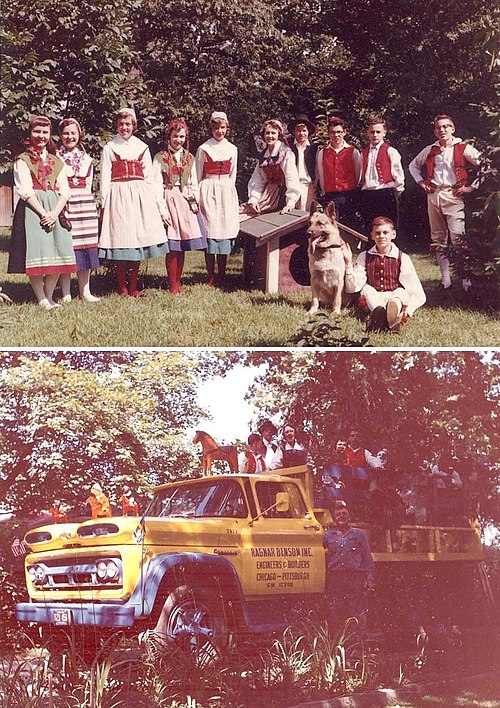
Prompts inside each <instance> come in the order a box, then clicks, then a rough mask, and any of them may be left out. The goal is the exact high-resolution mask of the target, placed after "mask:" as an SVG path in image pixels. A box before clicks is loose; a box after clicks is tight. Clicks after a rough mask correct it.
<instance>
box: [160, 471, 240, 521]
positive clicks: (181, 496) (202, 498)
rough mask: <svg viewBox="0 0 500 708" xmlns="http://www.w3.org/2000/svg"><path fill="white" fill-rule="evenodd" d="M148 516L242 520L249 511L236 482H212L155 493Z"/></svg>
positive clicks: (225, 480)
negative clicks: (213, 517)
mask: <svg viewBox="0 0 500 708" xmlns="http://www.w3.org/2000/svg"><path fill="white" fill-rule="evenodd" d="M147 515H148V516H161V517H167V516H171V517H172V516H175V517H179V516H181V517H202V516H204V517H207V516H218V517H230V518H238V519H244V518H246V517H247V516H248V509H247V505H246V502H245V497H244V495H243V490H242V489H241V487H240V485H239V484H238V482H236V481H235V480H229V479H224V480H220V481H217V480H213V479H211V480H210V481H207V482H197V483H196V484H192V485H182V486H179V487H168V488H167V489H162V490H160V491H158V492H156V494H155V496H154V498H153V500H152V502H151V505H150V508H149V510H148V513H147Z"/></svg>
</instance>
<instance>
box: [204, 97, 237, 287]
mask: <svg viewBox="0 0 500 708" xmlns="http://www.w3.org/2000/svg"><path fill="white" fill-rule="evenodd" d="M210 130H211V131H212V137H211V138H209V139H208V140H206V141H205V142H204V143H203V144H202V145H200V147H199V148H198V151H197V152H196V170H197V173H198V181H199V183H200V212H201V215H202V218H203V223H204V224H205V228H206V232H207V251H206V254H205V263H206V266H207V272H208V284H209V285H215V284H216V283H217V284H218V285H222V283H223V282H224V279H225V276H226V265H227V257H228V256H229V255H230V254H231V251H232V250H233V248H234V243H235V240H236V237H237V235H238V232H239V230H240V216H239V203H238V193H237V192H236V170H237V167H238V149H237V147H236V145H233V143H231V142H229V140H228V139H227V137H226V135H227V132H228V130H229V121H228V119H227V114H226V113H223V112H222V111H214V112H213V113H212V115H211V116H210ZM216 257H217V271H218V276H217V280H216V278H215V258H216Z"/></svg>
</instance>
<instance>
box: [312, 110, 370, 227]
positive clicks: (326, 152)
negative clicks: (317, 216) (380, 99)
mask: <svg viewBox="0 0 500 708" xmlns="http://www.w3.org/2000/svg"><path fill="white" fill-rule="evenodd" d="M346 135H347V124H346V122H345V121H344V120H343V119H342V118H338V117H337V116H333V117H332V118H330V120H329V121H328V138H329V143H328V145H326V146H325V147H323V148H321V149H320V150H318V154H317V157H316V173H317V177H318V182H319V186H320V189H321V191H322V192H323V198H322V203H323V205H326V204H328V202H331V201H333V202H334V203H335V213H336V214H337V219H338V221H340V223H341V224H345V225H346V226H350V227H351V228H355V227H356V225H357V218H356V209H357V205H358V204H357V202H358V191H357V188H358V185H359V180H360V177H361V154H360V152H359V150H358V149H357V148H355V147H354V145H349V144H348V143H347V142H346V140H345V136H346Z"/></svg>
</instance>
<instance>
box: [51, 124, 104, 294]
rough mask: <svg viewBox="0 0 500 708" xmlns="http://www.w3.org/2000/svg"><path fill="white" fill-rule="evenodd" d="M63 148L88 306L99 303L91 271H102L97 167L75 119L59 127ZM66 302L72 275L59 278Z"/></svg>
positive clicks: (80, 274)
mask: <svg viewBox="0 0 500 708" xmlns="http://www.w3.org/2000/svg"><path fill="white" fill-rule="evenodd" d="M59 134H60V137H61V142H62V145H61V146H60V147H59V148H58V149H57V154H58V156H59V157H60V158H61V160H63V161H64V163H65V165H66V174H67V177H68V184H69V188H70V193H71V196H70V198H69V200H68V203H67V204H66V216H67V218H68V220H69V222H70V224H71V236H72V238H73V249H74V251H75V259H76V270H77V278H78V289H79V291H80V298H81V299H82V300H84V301H85V302H99V298H98V297H95V295H92V293H91V292H90V271H91V270H93V269H94V268H99V256H98V253H97V241H98V237H99V220H98V216H97V209H96V205H95V201H94V197H93V195H92V180H93V178H94V165H93V163H92V158H91V157H90V155H89V154H88V153H86V152H85V150H84V149H83V148H82V147H81V145H80V141H81V139H82V137H83V131H82V128H81V126H80V123H79V122H78V121H77V120H76V119H75V118H65V119H64V120H62V121H61V123H60V124H59ZM59 281H60V283H61V289H62V294H63V298H62V299H63V302H69V301H70V300H71V293H70V283H71V278H70V276H69V274H67V273H65V274H64V275H61V277H60V278H59Z"/></svg>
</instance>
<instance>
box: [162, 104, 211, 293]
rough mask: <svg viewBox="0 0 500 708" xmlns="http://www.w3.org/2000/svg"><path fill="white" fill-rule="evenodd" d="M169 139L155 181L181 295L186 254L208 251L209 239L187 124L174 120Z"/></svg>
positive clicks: (171, 272)
mask: <svg viewBox="0 0 500 708" xmlns="http://www.w3.org/2000/svg"><path fill="white" fill-rule="evenodd" d="M165 138H166V139H165V149H164V150H162V151H161V152H159V153H157V154H156V155H155V157H154V160H153V179H154V182H155V185H156V188H157V199H158V200H159V201H160V203H161V211H162V218H163V220H164V221H165V222H166V223H168V247H169V252H168V253H167V255H166V259H165V262H166V266H167V273H168V280H169V288H170V292H171V293H173V294H174V295H177V294H179V293H180V292H181V277H182V270H183V268H184V254H185V252H186V251H196V250H202V249H204V248H206V245H207V240H206V238H205V236H204V235H203V233H202V231H201V228H200V222H199V220H198V211H199V207H198V196H199V191H198V180H197V178H196V168H195V164H194V157H193V155H191V153H190V152H189V147H188V145H189V143H188V141H189V130H188V126H187V124H186V122H185V121H184V120H182V119H178V118H174V119H173V120H171V121H170V123H169V124H168V126H167V131H166V136H165ZM185 146H186V147H185Z"/></svg>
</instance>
